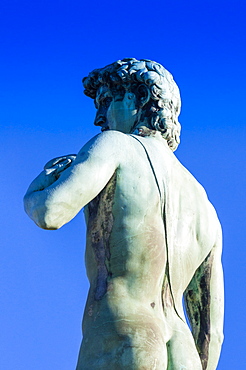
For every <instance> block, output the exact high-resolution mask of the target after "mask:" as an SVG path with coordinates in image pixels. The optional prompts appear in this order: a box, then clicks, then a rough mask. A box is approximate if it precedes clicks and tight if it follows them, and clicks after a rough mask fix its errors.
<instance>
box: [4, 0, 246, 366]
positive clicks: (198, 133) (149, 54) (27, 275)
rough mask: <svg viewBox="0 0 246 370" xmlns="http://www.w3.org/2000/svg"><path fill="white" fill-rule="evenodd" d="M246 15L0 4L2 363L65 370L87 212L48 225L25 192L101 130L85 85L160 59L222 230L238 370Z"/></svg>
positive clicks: (141, 5) (74, 332) (79, 298)
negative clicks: (110, 70)
mask: <svg viewBox="0 0 246 370" xmlns="http://www.w3.org/2000/svg"><path fill="white" fill-rule="evenodd" d="M245 10H246V3H245V2H244V1H243V0H242V1H239V0H233V1H232V0H231V1H227V0H223V1H222V0H221V1H220V0H214V1H212V0H207V1H200V0H196V1H195V0H186V1H182V0H180V1H178V0H172V1H165V0H162V1H156V0H153V1H146V0H145V1H130V0H125V1H120V0H119V1H118V2H116V1H109V0H104V1H98V2H96V1H95V0H91V1H82V0H81V1H78V0H74V1H67V0H60V1H58V0H53V1H47V0H43V1H41V0H40V1H30V0H23V1H18V0H8V1H7V0H3V1H2V2H1V10H0V39H1V50H2V53H1V58H0V67H1V81H2V83H1V89H0V94H1V111H0V134H1V145H0V152H1V165H0V166H1V178H0V183H1V192H0V198H1V199H0V201H1V213H0V225H1V237H0V240H1V243H0V245H1V257H0V265H1V266H0V279H1V298H0V300H1V303H0V320H1V323H0V324H1V330H0V348H1V349H0V351H1V355H0V368H1V369H3V370H15V369H18V370H70V369H71V370H73V369H74V368H75V364H76V360H77V355H78V350H79V345H80V341H81V329H80V324H81V319H82V313H83V307H84V304H85V299H86V294H87V289H88V284H87V279H86V275H85V270H84V244H85V227H84V221H83V213H82V212H81V213H80V214H79V215H78V216H77V217H76V218H75V219H74V220H73V221H72V222H70V223H69V224H67V225H66V226H64V227H63V228H62V229H60V230H58V231H44V230H41V229H39V228H38V227H37V226H35V225H34V223H33V222H32V221H31V220H30V219H29V218H28V217H27V216H26V214H25V213H24V210H23V206H22V198H23V195H24V193H25V191H26V189H27V187H28V185H29V183H30V182H31V181H32V180H33V178H34V177H35V176H36V175H37V174H38V173H39V172H40V171H41V170H42V167H43V165H44V164H45V163H46V162H47V161H48V160H49V159H51V158H53V157H56V156H59V155H63V154H70V153H76V152H78V150H79V149H80V148H81V147H82V145H83V144H84V143H85V142H86V141H88V139H89V138H90V137H92V136H94V135H95V134H96V133H98V129H97V128H96V127H93V117H94V106H93V102H92V100H91V99H89V98H87V97H85V96H84V95H83V89H82V84H81V78H82V77H83V76H86V75H87V74H88V72H90V71H91V70H92V69H94V68H97V67H102V66H104V65H106V64H108V63H111V62H113V61H115V60H117V59H122V58H124V57H135V58H138V59H141V58H147V59H153V60H156V61H158V62H160V63H161V64H163V65H164V66H165V67H166V68H167V69H168V70H170V72H171V73H172V74H173V75H174V78H175V80H176V81H177V83H178V85H179V87H180V90H181V96H182V103H183V106H182V113H181V117H180V121H181V124H182V136H181V140H182V141H181V144H180V147H179V149H178V150H177V152H176V153H177V156H178V158H179V159H180V160H181V162H182V163H183V164H184V165H185V166H186V167H187V168H188V169H189V170H190V171H191V172H192V173H193V174H194V175H195V177H196V178H197V179H198V180H199V181H200V182H201V183H202V185H203V186H204V187H205V188H206V190H207V193H208V196H209V198H210V200H211V201H212V203H213V204H214V205H215V207H216V210H217V212H218V215H219V218H220V220H221V223H222V226H223V230H224V252H223V263H224V271H225V286H226V320H225V342H224V346H223V351H222V356H221V360H220V364H219V366H218V369H219V370H232V369H238V370H241V369H244V368H245V332H246V319H245V310H246V309H245V305H246V292H245V264H246V245H245V230H246V224H245V212H244V211H245V194H244V193H245V188H246V184H245V182H246V181H245V180H246V176H245V139H246V135H245V133H246V128H245V120H246V113H245V112H246V109H245V91H244V90H245V86H246V73H245V59H246V58H245V46H246V45H245V34H246V32H245V31H246V29H245Z"/></svg>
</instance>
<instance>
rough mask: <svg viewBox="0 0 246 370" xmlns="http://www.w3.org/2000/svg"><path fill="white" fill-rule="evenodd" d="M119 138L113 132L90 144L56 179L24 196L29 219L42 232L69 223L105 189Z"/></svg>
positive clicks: (116, 157)
mask: <svg viewBox="0 0 246 370" xmlns="http://www.w3.org/2000/svg"><path fill="white" fill-rule="evenodd" d="M118 141H119V138H118V135H115V132H114V133H113V134H112V132H111V133H110V132H108V133H103V134H101V135H98V136H96V137H95V138H93V139H92V140H90V141H89V142H88V143H87V144H86V145H85V146H84V147H83V148H82V149H81V150H80V152H79V153H78V155H77V158H76V160H75V161H74V163H73V164H72V165H71V166H70V167H69V168H67V169H66V170H65V171H64V172H63V173H61V176H60V177H59V179H58V180H57V181H56V182H54V183H53V184H52V185H50V186H49V187H47V188H46V189H43V190H41V191H36V192H32V193H31V194H29V195H28V194H27V198H28V199H27V202H28V203H29V210H30V211H29V215H30V217H31V218H32V219H33V220H34V221H35V222H36V223H37V224H38V226H40V227H42V228H45V229H57V228H59V227H61V226H62V225H64V224H65V223H67V222H69V221H70V220H71V219H72V218H73V217H74V216H75V215H76V214H77V213H78V212H79V211H80V210H81V208H82V207H84V206H85V205H86V204H87V203H88V202H90V201H91V200H92V199H93V198H95V197H96V196H97V195H98V194H99V193H100V191H101V190H102V189H103V188H104V187H105V185H106V184H107V183H108V181H109V180H110V178H111V177H112V176H113V174H114V172H115V170H116V169H117V167H118V165H119V160H120V155H119V143H118Z"/></svg>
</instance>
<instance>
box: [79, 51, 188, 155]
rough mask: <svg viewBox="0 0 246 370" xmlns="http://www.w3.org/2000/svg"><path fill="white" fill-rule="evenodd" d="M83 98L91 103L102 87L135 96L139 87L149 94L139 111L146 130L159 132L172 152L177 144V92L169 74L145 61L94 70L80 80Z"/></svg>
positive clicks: (160, 67)
mask: <svg viewBox="0 0 246 370" xmlns="http://www.w3.org/2000/svg"><path fill="white" fill-rule="evenodd" d="M82 81H83V85H84V88H85V90H84V93H85V95H87V96H89V97H91V98H92V99H95V97H96V93H97V90H98V88H99V87H100V86H102V85H106V86H108V87H109V89H110V90H111V91H112V92H113V93H114V92H116V91H117V93H121V95H122V97H123V96H124V93H125V91H131V92H133V93H135V94H136V95H137V93H138V92H139V91H140V90H141V85H143V84H144V85H145V86H146V87H147V88H148V90H149V93H150V99H149V101H148V103H146V105H145V106H144V107H143V112H144V117H147V118H148V125H149V128H150V129H152V130H157V131H160V132H161V134H162V137H163V138H164V139H166V140H167V143H168V145H169V147H170V149H171V150H172V151H174V150H176V149H177V147H178V145H179V143H180V130H181V126H180V123H179V121H178V116H179V113H180V108H181V99H180V93H179V88H178V86H177V84H176V83H175V82H174V80H173V77H172V75H171V73H170V72H168V71H167V70H166V69H165V68H164V67H163V66H162V65H161V64H159V63H156V62H153V61H151V60H148V59H141V60H137V59H135V58H125V59H122V60H118V61H117V62H115V63H112V64H109V65H107V66H106V67H104V68H100V69H94V70H93V71H92V72H91V73H90V74H89V75H88V76H87V77H84V78H83V80H82Z"/></svg>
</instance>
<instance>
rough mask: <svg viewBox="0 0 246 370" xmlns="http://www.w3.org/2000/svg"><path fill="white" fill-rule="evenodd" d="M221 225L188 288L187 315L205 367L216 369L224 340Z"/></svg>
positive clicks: (186, 294) (186, 299) (186, 293)
mask: <svg viewBox="0 0 246 370" xmlns="http://www.w3.org/2000/svg"><path fill="white" fill-rule="evenodd" d="M221 251H222V236H221V229H219V231H218V237H217V241H216V244H215V245H214V247H213V249H212V250H211V252H210V253H209V255H208V256H207V258H206V259H205V260H204V261H203V263H202V264H201V266H200V267H199V268H198V269H197V271H196V273H195V275H194V276H193V278H192V280H191V282H190V284H189V286H188V287H187V289H186V292H185V304H186V309H187V315H188V317H189V321H190V324H191V327H192V334H193V337H194V340H195V343H196V347H197V350H198V353H199V355H200V358H201V362H202V367H203V369H204V370H205V369H206V370H215V369H216V368H217V364H218V361H219V356H220V351H221V345H222V342H223V316H224V282H223V271H222V265H221Z"/></svg>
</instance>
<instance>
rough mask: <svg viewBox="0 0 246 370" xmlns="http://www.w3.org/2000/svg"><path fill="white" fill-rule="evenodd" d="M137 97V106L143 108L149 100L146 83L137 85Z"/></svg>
mask: <svg viewBox="0 0 246 370" xmlns="http://www.w3.org/2000/svg"><path fill="white" fill-rule="evenodd" d="M137 97H138V103H139V107H140V108H143V107H144V106H145V105H146V104H147V103H148V101H149V100H150V91H149V89H148V87H147V86H146V85H144V84H142V85H140V86H139V87H138V89H137Z"/></svg>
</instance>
